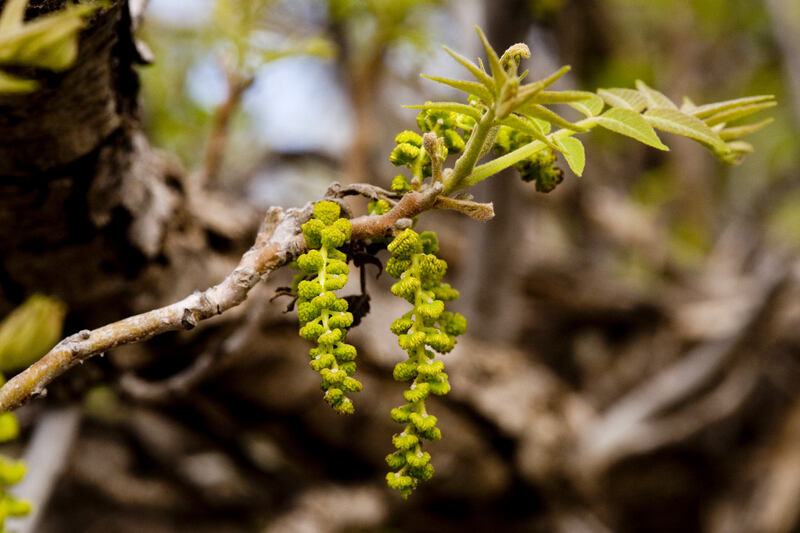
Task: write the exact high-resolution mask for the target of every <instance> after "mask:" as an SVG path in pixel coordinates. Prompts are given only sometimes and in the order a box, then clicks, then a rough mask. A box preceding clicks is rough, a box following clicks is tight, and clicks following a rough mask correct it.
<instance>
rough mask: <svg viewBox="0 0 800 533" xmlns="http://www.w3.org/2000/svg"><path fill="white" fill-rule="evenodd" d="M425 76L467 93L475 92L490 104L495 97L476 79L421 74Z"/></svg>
mask: <svg viewBox="0 0 800 533" xmlns="http://www.w3.org/2000/svg"><path fill="white" fill-rule="evenodd" d="M420 76H422V77H423V78H426V79H429V80H431V81H435V82H438V83H442V84H444V85H447V86H449V87H452V88H454V89H458V90H459V91H464V92H465V93H467V94H474V95H475V96H477V97H478V98H480V99H481V100H483V101H484V102H486V103H487V104H490V103H491V102H492V100H493V99H494V96H493V95H492V93H491V91H489V89H487V88H486V87H484V86H483V85H482V84H480V83H478V82H476V81H465V80H451V79H449V78H440V77H438V76H428V75H427V74H420Z"/></svg>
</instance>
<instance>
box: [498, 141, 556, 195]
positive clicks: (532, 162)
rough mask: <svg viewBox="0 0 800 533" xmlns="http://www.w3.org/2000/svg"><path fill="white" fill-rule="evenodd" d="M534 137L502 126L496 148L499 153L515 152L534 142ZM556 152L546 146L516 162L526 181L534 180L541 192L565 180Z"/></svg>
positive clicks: (516, 166) (516, 167)
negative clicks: (558, 165) (558, 164)
mask: <svg viewBox="0 0 800 533" xmlns="http://www.w3.org/2000/svg"><path fill="white" fill-rule="evenodd" d="M533 140H534V139H533V137H531V136H530V135H528V134H526V133H523V132H521V131H519V130H515V129H512V128H509V127H507V126H501V127H500V130H499V131H498V132H497V137H496V138H495V144H494V150H495V153H497V154H498V155H504V154H507V153H509V152H513V151H514V150H516V149H517V148H519V147H521V146H524V145H526V144H528V143H531V142H533ZM555 163H556V154H555V152H553V150H552V149H550V148H545V149H544V150H540V151H538V152H536V153H535V154H533V155H532V156H531V157H529V158H527V159H523V160H522V161H519V162H517V163H515V164H514V168H515V169H516V170H517V171H518V172H519V174H520V176H521V177H522V179H523V180H524V181H526V182H531V181H533V182H534V183H535V184H536V190H537V191H539V192H550V191H552V190H553V189H555V188H556V187H557V186H558V184H559V183H561V182H562V181H564V171H563V170H561V169H560V168H559V167H557V166H556V164H555Z"/></svg>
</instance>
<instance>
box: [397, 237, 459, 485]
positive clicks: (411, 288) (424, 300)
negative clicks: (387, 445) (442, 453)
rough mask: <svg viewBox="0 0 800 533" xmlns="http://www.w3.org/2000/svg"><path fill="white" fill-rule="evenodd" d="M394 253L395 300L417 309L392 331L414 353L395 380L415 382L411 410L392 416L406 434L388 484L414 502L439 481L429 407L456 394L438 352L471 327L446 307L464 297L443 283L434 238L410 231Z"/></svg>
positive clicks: (450, 346)
mask: <svg viewBox="0 0 800 533" xmlns="http://www.w3.org/2000/svg"><path fill="white" fill-rule="evenodd" d="M388 250H389V252H390V253H391V254H392V257H391V258H390V259H389V261H388V262H387V264H386V271H387V272H388V273H389V274H390V275H391V276H392V277H394V278H397V279H398V281H397V282H396V283H395V284H394V285H392V287H391V291H392V294H394V295H395V296H399V297H401V298H404V299H405V300H407V301H408V302H409V303H410V304H411V305H412V306H413V308H412V309H411V310H410V311H409V312H407V313H406V314H404V315H403V316H402V317H400V318H398V319H397V320H395V321H394V322H393V323H392V326H391V330H392V332H393V333H394V334H395V335H397V336H398V343H399V345H400V347H401V348H402V349H403V350H405V351H406V352H407V353H408V359H407V360H406V361H403V362H401V363H398V364H397V365H396V366H395V368H394V378H395V379H396V380H398V381H411V385H410V387H409V388H408V390H406V391H405V392H404V393H403V397H404V399H405V400H406V404H405V405H403V406H400V407H397V408H395V409H392V411H391V417H392V420H394V421H395V422H398V423H400V424H405V428H404V429H403V431H401V432H400V433H397V434H395V436H394V437H393V439H392V443H393V444H394V446H395V448H396V451H395V452H394V453H392V454H389V455H388V456H387V457H386V462H387V464H388V465H389V467H390V468H391V469H392V472H389V473H388V474H387V475H386V481H387V483H388V484H389V486H390V487H391V488H393V489H396V490H398V491H400V493H401V495H402V496H403V497H408V495H409V494H411V492H412V491H413V490H414V488H415V487H416V486H417V484H418V483H419V482H420V481H425V480H428V479H430V478H431V476H432V475H433V466H432V465H431V462H430V460H431V456H430V454H429V453H428V452H425V451H423V450H422V439H427V440H438V439H440V438H441V437H442V433H441V431H440V430H439V428H438V427H437V426H436V422H437V420H436V417H435V416H433V415H431V414H429V413H428V412H427V410H426V407H425V399H426V398H427V397H428V396H429V395H431V394H433V395H435V396H443V395H445V394H447V393H448V392H449V391H450V383H449V382H448V379H447V374H445V372H444V365H443V363H442V362H441V361H438V360H436V359H435V357H436V354H435V353H434V352H439V353H441V354H445V353H447V352H449V351H451V350H452V349H453V347H454V346H455V344H456V336H458V335H461V334H462V333H464V331H465V330H466V327H467V322H466V319H465V318H464V317H463V316H462V315H460V314H458V313H451V312H449V311H445V309H444V304H445V302H448V301H451V300H455V299H456V298H458V291H456V290H454V289H453V288H451V287H450V286H449V285H447V284H446V283H442V277H443V276H444V274H445V271H446V270H447V263H445V261H443V260H442V259H439V258H438V257H436V255H435V254H436V252H437V251H438V243H437V241H436V236H435V235H434V234H433V233H431V232H424V233H422V234H421V235H419V234H417V233H416V232H415V231H413V230H410V229H407V230H405V231H403V232H401V233H400V234H398V235H397V236H396V237H395V238H394V240H393V241H392V242H391V243H390V244H389V246H388Z"/></svg>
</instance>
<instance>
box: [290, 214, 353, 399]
mask: <svg viewBox="0 0 800 533" xmlns="http://www.w3.org/2000/svg"><path fill="white" fill-rule="evenodd" d="M339 215H340V208H339V206H338V205H337V204H336V203H334V202H327V201H325V202H319V203H317V204H316V205H315V206H314V215H313V218H311V220H309V221H308V222H306V223H305V224H303V227H302V228H303V236H304V237H305V239H306V244H307V245H308V247H309V251H308V252H307V253H305V254H303V255H301V256H300V257H299V258H298V259H297V267H298V268H299V269H300V270H302V272H303V274H302V275H301V278H302V279H298V280H297V283H296V290H297V295H298V300H297V318H298V320H299V321H300V326H301V327H300V336H301V337H303V338H304V339H308V340H313V341H316V343H317V345H316V347H314V348H312V349H311V351H310V352H309V355H310V356H311V363H310V365H311V368H313V369H314V370H316V371H317V372H319V373H320V375H321V376H322V384H321V387H322V390H324V391H325V396H324V397H325V401H327V402H328V403H329V404H330V405H331V407H333V409H334V410H335V411H336V412H337V413H341V414H350V413H352V412H353V410H354V409H353V402H352V400H350V398H348V397H347V396H346V394H347V393H350V392H357V391H360V390H361V383H360V382H359V381H358V380H356V379H355V378H353V377H352V376H353V373H355V370H356V363H355V358H356V349H355V347H354V346H352V345H350V344H347V343H346V342H344V340H345V335H346V334H347V328H349V327H350V326H351V325H352V323H353V315H352V314H351V313H349V312H348V311H347V301H346V300H344V299H342V298H337V297H336V295H335V294H334V291H337V290H339V289H341V288H342V287H344V286H345V284H346V283H347V274H348V273H349V268H348V266H347V256H346V255H345V254H344V253H343V252H341V251H340V250H338V249H337V248H339V247H341V246H342V245H343V244H344V243H345V242H346V241H347V240H348V239H349V238H350V232H351V225H350V221H349V220H347V219H344V218H339Z"/></svg>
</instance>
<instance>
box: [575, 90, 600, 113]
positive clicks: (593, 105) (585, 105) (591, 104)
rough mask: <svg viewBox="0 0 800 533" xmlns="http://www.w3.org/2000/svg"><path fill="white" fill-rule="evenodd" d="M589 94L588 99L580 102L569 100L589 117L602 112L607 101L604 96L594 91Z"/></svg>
mask: <svg viewBox="0 0 800 533" xmlns="http://www.w3.org/2000/svg"><path fill="white" fill-rule="evenodd" d="M588 94H589V95H591V96H589V97H588V98H587V99H586V100H581V101H580V102H568V104H569V105H570V106H571V107H573V108H575V109H577V110H578V111H580V112H581V113H583V114H584V115H585V116H587V117H596V116H597V115H599V114H600V113H602V111H603V108H604V107H605V102H604V101H603V99H602V98H600V97H599V96H598V95H596V94H594V93H588Z"/></svg>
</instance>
